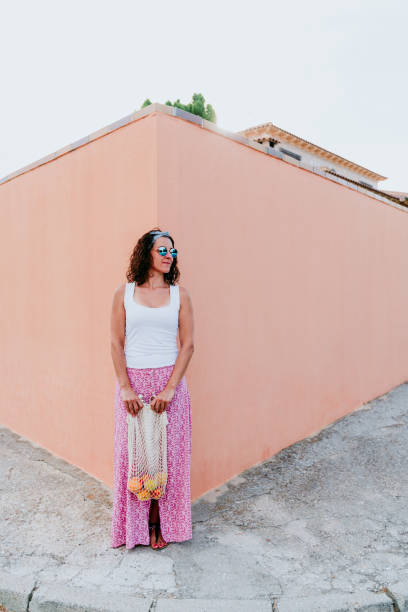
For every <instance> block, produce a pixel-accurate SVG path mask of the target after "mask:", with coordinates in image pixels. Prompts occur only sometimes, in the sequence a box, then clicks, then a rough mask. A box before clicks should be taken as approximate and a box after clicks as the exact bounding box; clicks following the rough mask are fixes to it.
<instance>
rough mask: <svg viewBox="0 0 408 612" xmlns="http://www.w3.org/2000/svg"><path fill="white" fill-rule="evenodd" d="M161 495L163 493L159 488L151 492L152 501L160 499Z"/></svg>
mask: <svg viewBox="0 0 408 612" xmlns="http://www.w3.org/2000/svg"><path fill="white" fill-rule="evenodd" d="M162 495H163V492H162V490H161V489H160V488H159V487H157V489H154V491H152V497H153V499H160V497H161V496H162Z"/></svg>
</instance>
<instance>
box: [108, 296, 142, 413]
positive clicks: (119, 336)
mask: <svg viewBox="0 0 408 612" xmlns="http://www.w3.org/2000/svg"><path fill="white" fill-rule="evenodd" d="M125 288H126V285H125V284H123V285H120V286H119V287H117V288H116V289H115V292H114V294H113V302H112V314H111V355H112V361H113V367H114V368H115V372H116V377H117V379H118V383H119V386H120V395H121V398H122V401H123V402H124V404H125V406H126V410H127V412H129V413H130V414H133V415H135V414H137V413H138V411H139V410H140V409H141V408H142V407H143V404H142V402H141V400H140V398H139V397H138V396H137V394H136V393H135V391H133V389H132V387H131V385H130V380H129V377H128V374H127V369H126V356H125V351H124V348H125V324H126V311H125V307H124V304H123V297H124V293H125Z"/></svg>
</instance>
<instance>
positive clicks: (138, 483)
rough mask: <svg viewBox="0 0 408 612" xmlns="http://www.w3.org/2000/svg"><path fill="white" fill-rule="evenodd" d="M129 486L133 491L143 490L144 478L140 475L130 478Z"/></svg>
mask: <svg viewBox="0 0 408 612" xmlns="http://www.w3.org/2000/svg"><path fill="white" fill-rule="evenodd" d="M127 488H128V489H129V491H131V492H132V493H137V492H138V491H141V490H142V489H143V482H142V479H141V478H139V476H134V477H133V478H130V479H129V482H128V485H127Z"/></svg>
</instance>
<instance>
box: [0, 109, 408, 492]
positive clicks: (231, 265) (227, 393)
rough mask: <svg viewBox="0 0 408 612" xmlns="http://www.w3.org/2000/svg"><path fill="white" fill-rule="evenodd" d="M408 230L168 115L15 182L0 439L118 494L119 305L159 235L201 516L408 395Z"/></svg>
mask: <svg viewBox="0 0 408 612" xmlns="http://www.w3.org/2000/svg"><path fill="white" fill-rule="evenodd" d="M407 212H408V211H407ZM407 212H406V211H404V210H401V209H399V208H397V207H394V206H392V205H387V204H385V203H383V202H379V201H377V200H375V199H374V198H371V197H369V196H367V195H364V194H361V193H358V192H356V191H354V190H352V189H348V188H347V187H344V186H342V185H338V184H336V183H334V182H332V181H330V180H329V179H325V178H322V177H321V176H319V175H316V174H314V173H312V172H308V171H307V170H304V169H300V168H297V167H296V166H293V165H291V164H290V163H287V162H284V161H281V160H279V159H275V158H272V157H270V156H268V155H266V154H264V153H261V152H259V151H256V150H254V149H251V148H249V147H247V146H245V145H243V144H240V143H237V142H235V141H233V140H231V139H229V138H226V137H225V136H222V135H220V134H217V133H214V132H210V131H208V130H205V129H202V128H201V127H199V126H198V125H195V124H193V123H190V122H188V121H185V120H183V119H180V118H177V117H172V116H169V115H167V114H164V113H161V112H158V113H156V112H154V113H152V114H150V115H148V116H147V117H144V118H142V119H139V120H138V121H135V122H133V123H131V124H129V125H126V126H124V127H122V128H120V129H118V130H116V131H114V132H112V133H110V134H107V135H105V136H103V137H101V138H99V139H98V140H95V141H93V142H91V143H89V144H86V145H85V146H83V147H81V148H79V149H76V150H75V151H72V152H70V153H67V154H65V155H63V156H61V157H59V158H57V159H56V160H54V161H51V162H49V163H47V164H45V165H43V166H40V167H38V168H35V169H34V170H32V171H30V172H27V173H25V174H22V175H20V176H17V177H16V178H14V179H12V180H11V181H9V182H6V183H4V184H3V185H0V222H1V225H0V227H1V243H0V244H1V246H0V248H1V264H0V265H1V268H0V270H1V274H2V279H3V292H2V302H3V309H2V310H3V316H2V317H1V319H0V335H1V344H2V352H1V356H0V364H1V370H0V376H1V377H2V380H1V388H2V397H1V403H0V422H1V423H2V424H3V425H6V426H7V427H10V428H11V429H13V430H14V431H16V432H18V433H20V434H22V435H24V436H26V437H28V438H30V439H32V440H34V441H35V442H37V443H39V444H41V445H42V446H44V447H46V448H48V449H50V450H51V451H53V452H54V453H56V454H58V455H59V456H61V457H63V458H65V459H67V460H68V461H70V462H72V463H74V464H76V465H78V466H79V467H81V468H83V469H85V470H86V471H88V472H89V473H91V474H94V475H95V476H96V477H98V478H100V479H101V480H103V481H104V482H105V483H106V484H108V485H109V486H112V478H113V473H112V470H113V439H112V437H113V392H114V384H115V374H114V370H113V365H112V362H111V357H110V337H109V332H110V329H109V323H110V309H111V301H112V294H113V290H114V288H115V287H116V286H117V285H119V284H120V283H122V282H125V271H126V268H127V264H128V258H129V255H130V252H131V249H132V248H133V245H134V243H135V242H136V240H137V238H138V237H139V236H140V235H141V234H142V233H143V232H145V231H147V230H148V229H150V228H151V227H153V226H154V225H159V226H160V227H161V228H162V229H168V230H169V231H170V232H171V233H172V235H173V236H174V237H175V240H176V246H177V248H178V249H179V251H180V269H181V274H182V277H181V282H180V284H181V285H184V286H186V287H187V288H188V290H189V292H190V294H191V296H192V300H193V306H194V314H195V352H194V355H193V358H192V361H191V363H190V365H189V367H188V370H187V373H186V378H187V382H188V385H189V390H190V395H191V399H192V409H193V458H192V459H193V460H192V474H191V485H192V499H195V498H196V497H198V496H199V495H201V494H202V493H203V492H205V491H207V490H208V489H210V488H212V487H215V486H217V485H219V484H221V483H223V482H225V480H227V479H228V478H230V477H232V476H234V475H235V474H238V473H239V472H241V471H242V470H244V469H245V468H247V467H249V466H251V465H253V464H255V463H257V462H259V461H262V460H263V459H265V458H267V457H269V456H271V455H273V454H275V453H276V452H278V451H279V450H280V449H282V448H284V447H286V446H288V445H290V444H291V443H293V442H295V441H297V440H300V439H302V438H304V437H306V436H308V435H310V434H312V433H314V432H316V431H318V430H319V429H321V428H322V427H324V426H325V425H327V424H329V423H331V422H333V421H335V420H336V419H338V418H340V417H342V416H344V415H345V414H347V413H349V412H351V411H353V410H355V409H356V408H358V407H359V406H361V405H362V404H363V403H364V402H367V401H369V400H370V399H373V398H374V397H376V396H378V395H380V394H382V393H385V392H386V391H388V390H389V389H391V388H392V387H393V386H395V385H397V384H399V383H401V382H404V381H405V380H407V379H408V326H407V324H406V312H408V285H407V283H406V282H405V281H406V278H407V273H408V216H407Z"/></svg>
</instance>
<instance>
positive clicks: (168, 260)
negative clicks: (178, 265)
mask: <svg viewBox="0 0 408 612" xmlns="http://www.w3.org/2000/svg"><path fill="white" fill-rule="evenodd" d="M161 246H165V247H167V253H166V255H160V253H159V252H158V250H157V249H158V248H159V247H161ZM172 246H173V243H172V241H171V240H170V238H166V236H160V238H157V240H156V241H155V242H154V244H153V247H152V250H151V251H150V253H151V256H152V264H151V268H152V269H153V270H157V271H158V272H162V273H163V274H164V273H167V272H169V271H170V267H171V264H172V263H173V258H172V256H171V255H170V253H169V249H171V248H172Z"/></svg>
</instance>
